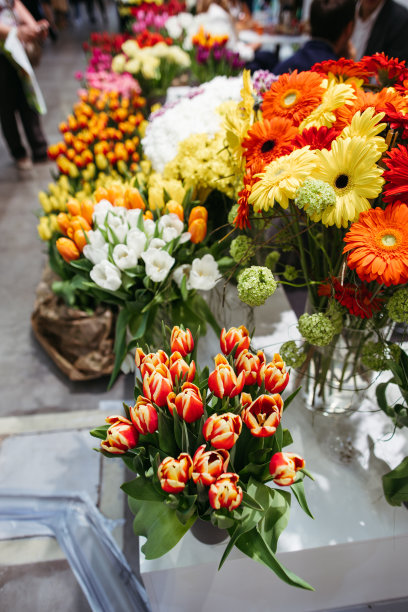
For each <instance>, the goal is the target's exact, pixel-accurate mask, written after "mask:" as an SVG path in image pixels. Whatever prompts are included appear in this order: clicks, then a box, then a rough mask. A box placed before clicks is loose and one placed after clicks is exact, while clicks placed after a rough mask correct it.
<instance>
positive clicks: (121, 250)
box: [112, 244, 139, 270]
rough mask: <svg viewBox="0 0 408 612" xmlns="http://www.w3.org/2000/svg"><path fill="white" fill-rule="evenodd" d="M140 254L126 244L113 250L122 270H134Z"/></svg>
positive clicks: (113, 255) (115, 259) (114, 258)
mask: <svg viewBox="0 0 408 612" xmlns="http://www.w3.org/2000/svg"><path fill="white" fill-rule="evenodd" d="M138 256H139V255H138V253H136V251H134V250H133V249H131V248H129V247H128V246H127V245H126V244H117V245H116V246H115V248H114V249H113V253H112V257H113V261H114V262H115V264H116V265H117V266H118V268H119V269H120V270H127V269H128V268H134V267H135V266H136V265H137V259H138Z"/></svg>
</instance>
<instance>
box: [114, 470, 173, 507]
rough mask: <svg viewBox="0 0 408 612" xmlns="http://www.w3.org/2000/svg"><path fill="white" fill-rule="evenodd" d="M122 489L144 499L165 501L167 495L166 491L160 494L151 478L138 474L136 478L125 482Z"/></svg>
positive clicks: (133, 496)
mask: <svg viewBox="0 0 408 612" xmlns="http://www.w3.org/2000/svg"><path fill="white" fill-rule="evenodd" d="M121 489H122V490H123V491H124V492H125V493H126V495H129V497H132V498H134V499H139V500H144V501H157V502H160V503H163V498H165V497H166V493H165V492H164V491H162V493H161V494H160V493H159V492H158V491H157V490H156V489H155V488H154V486H153V482H152V481H151V480H150V479H149V480H147V479H146V478H142V477H141V476H138V477H137V478H135V479H134V480H130V481H129V482H125V483H123V485H122V486H121Z"/></svg>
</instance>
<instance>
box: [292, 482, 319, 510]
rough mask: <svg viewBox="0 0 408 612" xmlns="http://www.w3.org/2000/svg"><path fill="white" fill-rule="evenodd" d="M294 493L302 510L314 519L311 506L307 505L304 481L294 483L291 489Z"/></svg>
mask: <svg viewBox="0 0 408 612" xmlns="http://www.w3.org/2000/svg"><path fill="white" fill-rule="evenodd" d="M290 488H291V489H292V491H293V494H294V496H295V497H296V499H297V500H298V502H299V506H300V507H301V508H302V510H303V511H304V512H306V514H308V515H309V516H310V518H312V519H314V516H313V514H312V513H311V512H310V509H309V506H308V505H307V501H306V495H305V487H304V485H303V479H302V480H298V481H297V482H294V483H293V485H291V487H290Z"/></svg>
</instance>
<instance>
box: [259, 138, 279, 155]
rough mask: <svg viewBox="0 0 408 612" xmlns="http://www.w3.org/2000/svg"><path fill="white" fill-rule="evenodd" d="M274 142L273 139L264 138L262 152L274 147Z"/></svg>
mask: <svg viewBox="0 0 408 612" xmlns="http://www.w3.org/2000/svg"><path fill="white" fill-rule="evenodd" d="M275 144H276V143H275V141H274V140H266V141H265V142H264V143H263V145H262V147H261V151H262V153H269V152H270V151H272V149H273V148H274V147H275Z"/></svg>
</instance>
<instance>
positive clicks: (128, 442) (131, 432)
mask: <svg viewBox="0 0 408 612" xmlns="http://www.w3.org/2000/svg"><path fill="white" fill-rule="evenodd" d="M106 422H107V423H110V427H109V429H108V431H107V438H106V440H103V441H102V442H101V447H102V448H103V450H105V451H108V453H115V454H123V453H126V451H128V450H129V449H130V448H134V447H135V446H136V445H137V442H138V439H139V434H138V433H137V431H136V429H135V428H134V427H133V425H132V423H131V422H130V421H129V419H125V417H122V416H110V417H107V418H106Z"/></svg>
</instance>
